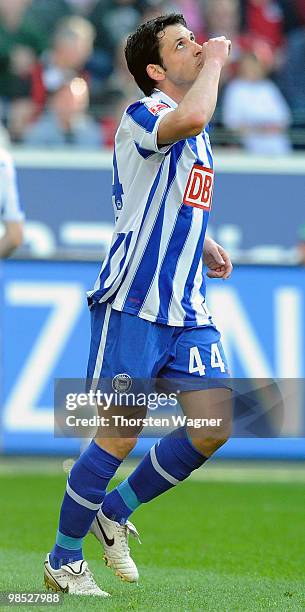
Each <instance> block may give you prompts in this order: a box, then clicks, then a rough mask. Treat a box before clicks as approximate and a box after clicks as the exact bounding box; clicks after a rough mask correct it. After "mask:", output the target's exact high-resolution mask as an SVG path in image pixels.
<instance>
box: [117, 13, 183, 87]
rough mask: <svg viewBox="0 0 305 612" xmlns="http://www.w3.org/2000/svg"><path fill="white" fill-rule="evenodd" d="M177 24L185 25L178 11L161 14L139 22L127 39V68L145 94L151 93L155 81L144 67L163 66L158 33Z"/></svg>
mask: <svg viewBox="0 0 305 612" xmlns="http://www.w3.org/2000/svg"><path fill="white" fill-rule="evenodd" d="M178 24H181V25H183V26H185V27H187V25H186V21H185V19H184V17H183V15H181V14H178V13H170V14H169V15H161V16H160V17H155V18H154V19H151V20H150V21H147V22H146V23H143V24H141V25H140V26H139V27H138V28H137V30H136V31H135V33H134V34H131V35H130V36H129V37H128V39H127V44H126V47H125V57H126V61H127V66H128V69H129V71H130V72H131V74H132V75H133V76H134V79H135V81H136V83H137V85H138V86H139V87H140V89H141V90H142V91H143V92H144V93H145V94H146V95H147V96H150V94H151V93H152V91H153V89H154V87H155V81H153V79H151V78H150V77H149V76H148V74H147V72H146V67H147V66H148V64H159V66H162V67H163V68H164V66H163V63H162V58H161V55H160V37H159V36H158V34H159V33H160V32H163V30H164V29H165V28H167V27H168V26H171V25H178Z"/></svg>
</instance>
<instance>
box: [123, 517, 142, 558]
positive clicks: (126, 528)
mask: <svg viewBox="0 0 305 612" xmlns="http://www.w3.org/2000/svg"><path fill="white" fill-rule="evenodd" d="M117 532H118V537H119V540H120V544H121V548H122V550H123V552H124V553H125V554H127V555H129V553H130V548H129V546H128V536H129V535H131V536H132V537H133V538H135V539H136V540H138V542H139V543H140V544H141V540H140V536H139V534H138V532H137V530H136V528H135V526H134V525H133V524H132V523H131V522H130V521H126V523H125V524H124V525H118V527H117Z"/></svg>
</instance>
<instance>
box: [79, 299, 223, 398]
mask: <svg viewBox="0 0 305 612" xmlns="http://www.w3.org/2000/svg"><path fill="white" fill-rule="evenodd" d="M119 375H126V376H127V377H128V378H131V379H135V378H137V379H146V380H148V379H160V378H164V379H176V380H177V379H179V380H181V379H183V380H185V381H188V384H189V383H191V385H192V384H193V383H196V384H194V387H192V386H190V387H188V389H192V388H194V389H196V388H200V387H198V383H200V382H201V381H202V382H203V381H204V380H207V379H212V380H213V381H215V380H219V383H220V384H219V385H217V384H216V386H223V384H221V379H227V378H228V377H229V370H228V366H227V361H226V358H225V354H224V351H223V348H222V344H221V341H220V333H219V331H218V330H217V329H216V327H214V326H213V325H210V326H205V327H203V326H202V327H173V326H169V325H163V324H159V323H151V322H150V321H147V320H145V319H141V318H140V317H137V316H136V315H131V314H129V313H125V312H119V311H117V310H114V309H113V308H112V306H111V304H108V303H101V304H99V303H94V304H93V306H92V308H91V345H90V354H89V361H88V370H87V378H89V379H95V380H97V381H98V380H99V379H112V380H113V379H114V378H115V377H118V376H119ZM203 386H204V385H203ZM212 386H215V385H214V384H213V385H212ZM225 386H226V385H225Z"/></svg>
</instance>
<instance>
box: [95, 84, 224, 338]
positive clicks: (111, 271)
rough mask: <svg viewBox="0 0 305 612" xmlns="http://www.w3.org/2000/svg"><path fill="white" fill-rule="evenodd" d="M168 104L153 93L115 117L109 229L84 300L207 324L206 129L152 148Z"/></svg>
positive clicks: (209, 163)
mask: <svg viewBox="0 0 305 612" xmlns="http://www.w3.org/2000/svg"><path fill="white" fill-rule="evenodd" d="M176 106H177V104H176V103H175V102H174V101H173V100H172V99H171V98H169V97H168V96H167V95H165V94H164V93H162V92H161V91H159V90H155V91H154V93H153V94H152V96H150V97H145V98H142V99H141V100H139V101H137V102H135V103H134V104H132V105H131V106H129V107H128V108H127V109H126V111H125V113H124V115H123V117H122V120H121V123H120V126H119V128H118V131H117V133H116V138H115V148H114V158H113V207H114V214H115V229H114V234H113V239H112V243H111V246H110V249H109V252H108V256H107V257H106V259H105V261H104V263H103V266H102V269H101V272H100V274H99V276H98V279H97V281H96V283H95V287H94V289H93V291H90V292H89V293H88V300H89V304H90V303H92V301H98V302H106V301H107V302H111V303H112V306H113V308H114V309H116V310H120V311H123V312H128V313H131V314H134V315H137V316H139V317H142V318H144V319H147V320H149V321H152V322H157V323H163V324H166V325H174V326H193V325H208V324H210V321H211V319H210V315H209V312H208V310H207V308H206V305H205V280H204V276H203V271H202V251H203V243H204V237H205V232H206V227H207V222H208V217H209V212H210V207H211V199H212V189H213V158H212V151H211V147H210V142H209V136H208V132H207V129H205V130H204V131H203V132H202V134H200V135H199V136H196V137H193V138H188V139H187V140H181V141H179V142H176V143H174V144H169V145H166V146H161V147H158V144H157V130H158V125H159V122H160V121H161V119H162V117H164V115H165V114H167V113H170V112H172V111H173V110H174V108H176Z"/></svg>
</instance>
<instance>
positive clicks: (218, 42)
mask: <svg viewBox="0 0 305 612" xmlns="http://www.w3.org/2000/svg"><path fill="white" fill-rule="evenodd" d="M231 44H232V43H231V41H230V40H229V39H228V38H226V37H225V36H218V37H217V38H210V39H209V40H208V41H207V42H205V43H203V45H202V55H203V63H204V62H206V61H207V60H208V59H216V60H218V61H219V62H220V64H221V66H224V64H225V63H226V61H227V59H228V57H229V55H230V51H231Z"/></svg>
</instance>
